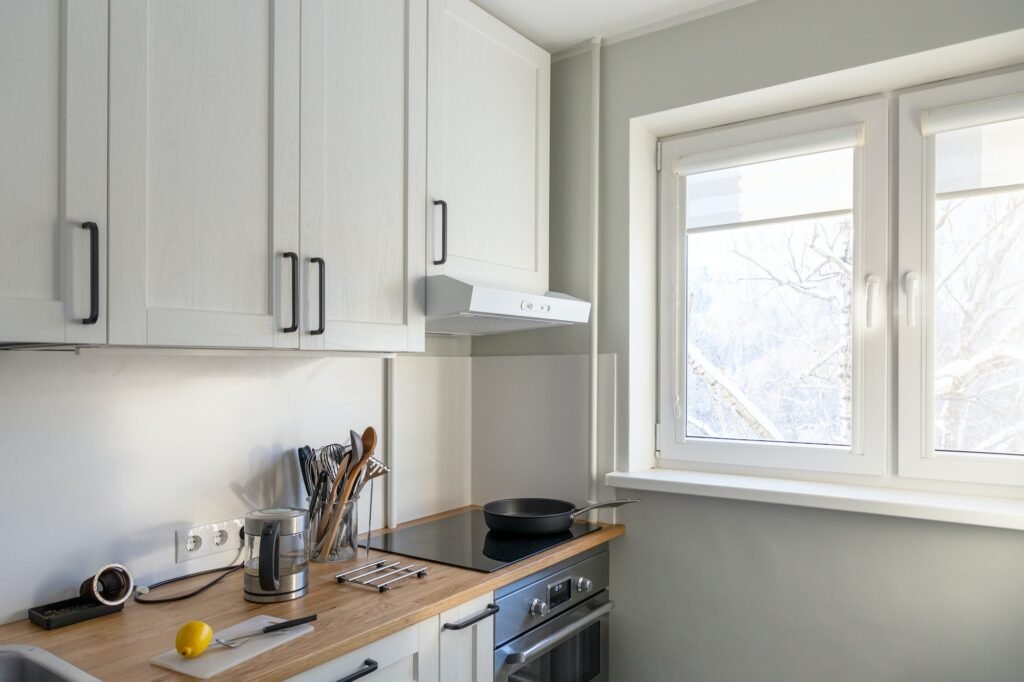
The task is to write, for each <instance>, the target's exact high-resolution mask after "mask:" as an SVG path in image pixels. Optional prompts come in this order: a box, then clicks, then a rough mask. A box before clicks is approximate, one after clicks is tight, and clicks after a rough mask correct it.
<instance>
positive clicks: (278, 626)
mask: <svg viewBox="0 0 1024 682" xmlns="http://www.w3.org/2000/svg"><path fill="white" fill-rule="evenodd" d="M314 620H316V614H315V613H314V614H313V615H312V616H303V617H302V618H293V619H292V620H283V621H281V622H280V623H274V624H273V625H268V626H267V627H265V628H263V632H264V633H267V632H277V631H278V630H287V629H288V628H293V627H295V626H296V625H304V624H306V623H312V622H313V621H314Z"/></svg>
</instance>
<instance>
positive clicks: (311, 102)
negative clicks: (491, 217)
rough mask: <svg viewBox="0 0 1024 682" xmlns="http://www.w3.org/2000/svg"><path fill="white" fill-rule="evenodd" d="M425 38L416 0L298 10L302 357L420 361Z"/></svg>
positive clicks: (336, 1) (422, 9)
mask: <svg viewBox="0 0 1024 682" xmlns="http://www.w3.org/2000/svg"><path fill="white" fill-rule="evenodd" d="M426 30H427V24H426V6H425V3H424V2H423V1H422V0H372V1H371V0H303V3H302V115H301V119H302V121H301V130H302V133H301V138H302V155H301V157H302V173H301V176H302V183H301V200H300V202H301V214H302V226H301V244H302V269H303V273H304V274H303V287H304V291H305V305H304V321H303V325H302V329H301V347H302V348H310V349H326V350H370V351H421V350H423V347H424V343H425V337H424V307H423V302H422V286H421V283H422V280H423V276H424V271H425V259H426V246H425V232H426V227H425V222H426V210H425V208H424V206H425V205H426V49H427V48H426ZM321 279H322V281H321Z"/></svg>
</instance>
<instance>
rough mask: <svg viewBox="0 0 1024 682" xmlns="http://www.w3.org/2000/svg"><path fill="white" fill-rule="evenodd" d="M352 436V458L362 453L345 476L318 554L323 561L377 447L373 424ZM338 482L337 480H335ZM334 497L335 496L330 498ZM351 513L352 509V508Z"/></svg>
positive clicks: (332, 544) (353, 433)
mask: <svg viewBox="0 0 1024 682" xmlns="http://www.w3.org/2000/svg"><path fill="white" fill-rule="evenodd" d="M351 437H352V458H353V459H354V460H356V459H357V458H356V455H357V454H361V456H360V457H359V458H358V459H357V461H356V464H355V466H353V467H352V468H351V469H350V470H349V472H348V475H347V476H345V486H344V487H343V488H342V490H341V496H340V497H339V498H338V502H337V505H336V506H335V508H334V513H333V514H331V517H330V519H329V520H328V522H327V530H326V535H325V536H324V538H322V540H323V539H326V542H325V543H324V545H323V546H322V547H321V548H320V552H319V554H318V556H319V557H320V559H321V560H322V561H326V560H327V556H326V552H329V551H330V550H331V548H332V547H333V546H334V543H335V540H336V539H337V537H338V533H339V531H340V530H341V523H340V522H341V516H342V514H343V513H344V512H345V509H346V503H347V502H349V500H350V499H351V498H352V491H353V489H354V488H355V484H356V479H358V478H359V475H360V472H362V470H363V467H365V466H366V463H367V461H369V459H370V457H372V456H373V450H374V448H376V447H377V431H376V430H375V429H374V428H373V427H372V426H367V427H366V430H365V431H363V435H362V437H360V436H359V434H357V433H356V432H355V431H352V432H351ZM335 483H337V481H335ZM328 499H329V500H330V499H333V498H328ZM350 513H351V510H350Z"/></svg>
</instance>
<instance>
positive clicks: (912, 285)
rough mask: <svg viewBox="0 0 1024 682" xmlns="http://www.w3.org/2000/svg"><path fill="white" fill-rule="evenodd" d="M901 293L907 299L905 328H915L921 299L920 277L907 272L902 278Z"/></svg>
mask: <svg viewBox="0 0 1024 682" xmlns="http://www.w3.org/2000/svg"><path fill="white" fill-rule="evenodd" d="M903 292H904V296H905V297H906V299H907V326H908V327H916V326H917V317H918V307H919V305H920V299H921V275H919V274H918V273H916V272H908V273H907V274H906V275H904V277H903Z"/></svg>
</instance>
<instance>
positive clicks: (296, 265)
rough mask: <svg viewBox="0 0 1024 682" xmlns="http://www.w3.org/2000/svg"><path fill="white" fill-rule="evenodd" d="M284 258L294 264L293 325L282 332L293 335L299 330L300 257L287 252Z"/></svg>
mask: <svg viewBox="0 0 1024 682" xmlns="http://www.w3.org/2000/svg"><path fill="white" fill-rule="evenodd" d="M284 257H285V258H287V259H288V260H290V261H291V262H292V324H291V326H290V327H285V328H284V329H282V330H281V331H283V332H284V333H285V334H291V333H292V332H294V331H298V330H299V255H298V254H297V253H295V252H293V251H286V252H285V253H284Z"/></svg>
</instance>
